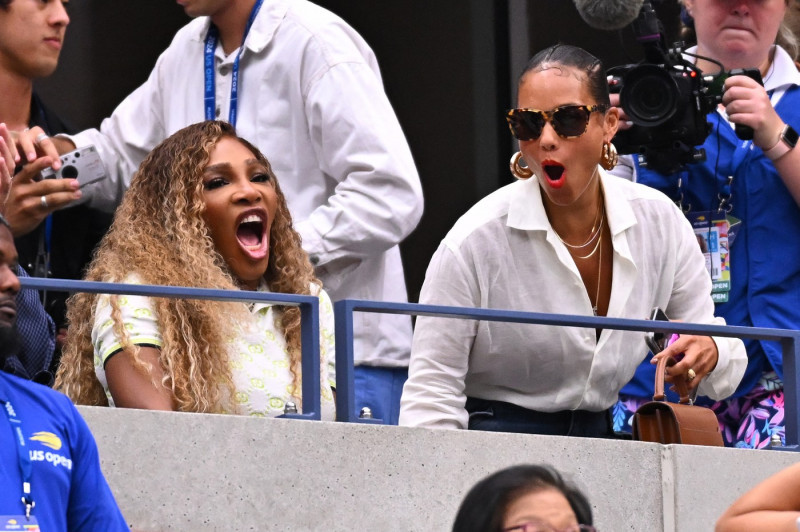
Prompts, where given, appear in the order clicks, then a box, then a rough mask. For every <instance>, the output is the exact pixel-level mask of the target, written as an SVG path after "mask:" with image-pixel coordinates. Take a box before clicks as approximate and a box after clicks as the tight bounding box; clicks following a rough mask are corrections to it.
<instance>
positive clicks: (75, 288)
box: [20, 277, 320, 420]
mask: <svg viewBox="0 0 800 532" xmlns="http://www.w3.org/2000/svg"><path fill="white" fill-rule="evenodd" d="M20 284H21V285H22V288H25V289H36V290H58V291H61V292H87V293H91V294H125V295H139V296H153V297H171V298H188V299H209V300H213V301H243V302H256V301H257V302H263V303H277V304H281V305H287V306H292V307H300V319H301V322H300V334H301V341H302V343H303V345H302V352H301V355H302V362H301V369H302V372H303V373H302V374H303V383H302V393H303V413H301V414H300V413H299V414H284V416H282V417H287V418H293V419H314V420H317V419H320V382H319V380H320V362H319V300H318V298H316V297H315V296H302V295H295V294H278V293H271V292H253V291H247V290H219V289H212V288H187V287H178V286H156V285H146V284H119V283H98V282H92V281H72V280H68V279H42V278H36V277H21V278H20Z"/></svg>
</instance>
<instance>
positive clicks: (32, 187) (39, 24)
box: [0, 0, 111, 384]
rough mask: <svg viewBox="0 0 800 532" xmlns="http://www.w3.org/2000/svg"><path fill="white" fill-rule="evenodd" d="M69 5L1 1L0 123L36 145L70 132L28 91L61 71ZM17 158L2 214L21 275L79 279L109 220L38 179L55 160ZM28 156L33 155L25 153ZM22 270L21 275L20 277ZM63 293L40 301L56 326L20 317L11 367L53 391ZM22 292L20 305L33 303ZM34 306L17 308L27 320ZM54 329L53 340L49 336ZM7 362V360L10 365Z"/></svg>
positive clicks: (67, 188)
mask: <svg viewBox="0 0 800 532" xmlns="http://www.w3.org/2000/svg"><path fill="white" fill-rule="evenodd" d="M67 4H68V3H67V2H65V1H62V0H41V1H35V2H34V1H31V0H0V94H2V98H0V122H2V123H4V124H5V125H6V127H7V128H8V129H9V130H12V131H21V130H24V129H26V128H34V129H35V130H36V131H37V134H36V135H37V136H36V138H34V141H37V139H38V142H41V141H42V140H43V139H45V138H46V137H47V136H48V135H55V134H56V133H64V132H67V131H69V128H68V126H67V125H66V124H65V123H64V122H63V121H62V120H61V119H60V118H59V117H58V116H57V115H56V114H55V113H53V112H52V111H51V110H50V109H49V108H48V107H47V106H46V105H45V104H44V103H43V102H42V100H41V99H40V98H39V96H38V95H37V94H36V92H35V91H34V89H33V83H34V81H35V80H37V79H41V78H44V77H47V76H49V75H51V74H52V73H53V72H54V71H55V69H56V67H57V66H58V59H59V55H60V53H61V47H62V45H63V43H64V38H65V34H66V30H67V26H68V25H69V15H68V14H67ZM12 149H13V150H14V156H15V157H14V162H15V163H16V166H17V168H16V173H15V175H14V180H13V186H12V187H11V190H10V193H9V194H8V196H7V199H6V202H5V206H4V212H5V216H6V218H7V219H8V221H9V223H10V224H11V230H12V232H13V233H14V239H15V243H16V248H17V251H18V253H19V256H20V266H21V268H22V269H21V270H20V271H18V274H19V275H31V276H35V277H56V278H66V279H80V278H81V276H82V274H83V269H84V267H85V266H86V264H87V263H88V262H89V260H90V259H91V254H92V251H93V249H94V247H95V246H96V245H97V242H99V240H100V238H101V237H102V236H103V234H104V233H105V231H106V229H108V226H109V224H110V223H111V214H109V213H107V212H101V211H99V210H97V209H93V208H91V207H88V206H85V205H71V204H72V203H73V202H75V201H76V200H79V199H80V197H81V190H80V189H79V188H78V181H77V180H76V179H67V178H65V179H43V180H39V173H40V172H41V171H42V170H43V169H45V168H47V167H50V166H51V165H52V164H54V163H55V164H56V166H58V164H60V163H58V162H57V161H58V157H57V156H51V157H42V158H38V159H36V154H35V153H34V154H33V156H31V157H30V160H29V161H27V164H25V163H26V160H25V157H24V155H25V154H20V153H17V151H16V148H15V147H13V145H12ZM28 155H30V153H28ZM22 270H24V273H23V272H22ZM67 295H68V294H67V293H66V292H56V291H47V292H43V293H42V303H43V304H44V307H45V309H46V310H47V312H48V314H49V315H50V316H51V317H52V320H53V321H54V322H55V325H54V324H53V323H43V322H42V321H43V320H42V319H41V318H36V317H35V316H33V317H30V318H29V317H27V316H23V317H22V318H21V319H20V320H19V323H20V325H19V326H20V332H21V334H22V341H23V345H22V353H21V355H20V357H19V358H18V360H19V361H20V363H19V364H16V363H14V364H13V367H14V371H15V373H16V374H18V375H20V376H23V377H26V378H36V379H37V381H39V382H43V383H45V384H52V375H53V374H54V372H55V368H56V367H57V363H58V357H59V352H60V344H61V341H62V340H63V335H64V333H65V331H66V325H65V323H64V311H65V307H64V302H65V301H66V298H67ZM35 297H36V292H34V291H31V290H24V291H22V292H21V293H20V295H19V298H29V299H33V298H35ZM32 305H33V303H32V301H31V302H28V303H24V304H21V305H20V308H21V309H23V310H24V311H25V312H26V313H27V310H26V309H30V308H31V307H32ZM54 326H55V331H56V332H57V335H58V336H57V338H56V339H57V340H58V342H57V343H56V342H55V341H54V339H53V336H54V334H53V333H52V332H49V331H50V330H51V329H53V327H54ZM10 360H12V359H9V361H10Z"/></svg>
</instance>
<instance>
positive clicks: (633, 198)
mask: <svg viewBox="0 0 800 532" xmlns="http://www.w3.org/2000/svg"><path fill="white" fill-rule="evenodd" d="M518 105H519V107H520V108H519V109H512V110H511V111H509V112H508V115H507V118H508V121H509V124H510V126H511V130H512V132H513V134H514V136H515V137H516V138H517V139H519V146H520V152H521V154H520V153H518V154H517V155H515V157H514V159H512V161H513V164H512V167H513V172H514V173H515V175H516V176H517V177H519V178H520V181H518V182H516V183H513V184H510V185H508V186H506V187H503V188H501V189H500V190H498V191H496V192H494V193H492V194H490V195H489V196H488V197H486V198H484V199H483V200H482V201H480V202H479V203H478V204H477V205H475V206H474V207H473V208H472V209H471V210H469V211H468V212H467V213H466V214H465V215H464V216H463V217H462V218H461V219H460V220H459V221H458V222H457V223H456V225H455V226H454V227H453V229H452V230H451V231H450V232H449V233H448V235H447V236H446V237H445V238H444V240H443V242H442V243H441V245H440V246H439V249H438V250H437V251H436V253H435V254H434V256H433V259H432V260H431V263H430V266H429V267H428V271H427V274H426V278H425V282H424V285H423V287H422V293H421V295H420V303H424V304H434V305H453V306H460V307H482V308H494V309H513V310H520V311H529V312H546V313H556V314H570V315H584V316H592V315H596V316H609V317H615V318H638V319H646V318H647V317H648V316H649V314H650V312H651V309H652V308H653V307H661V308H662V309H665V310H666V312H667V315H669V316H670V317H671V318H673V319H678V320H682V321H687V322H696V323H714V324H723V323H724V320H722V319H720V318H715V317H714V304H713V302H712V300H711V280H710V279H709V278H708V275H707V274H706V270H705V261H704V259H703V255H702V253H701V252H700V250H699V248H698V247H697V241H696V240H695V237H694V233H693V232H692V228H691V226H690V225H689V222H688V221H686V219H685V218H684V217H683V216H682V215H681V213H680V211H679V210H678V209H677V208H676V207H675V205H674V204H673V203H672V202H671V201H669V199H668V198H667V197H666V196H664V195H663V194H661V193H660V192H657V191H654V190H652V189H650V188H648V187H645V186H642V185H638V184H636V183H630V182H627V181H624V180H621V179H618V178H615V177H613V176H609V175H608V174H607V173H606V170H607V169H608V168H611V167H612V166H613V164H614V162H615V159H616V153H615V150H614V148H613V146H612V145H611V144H610V141H611V138H612V137H613V136H614V133H615V132H616V130H617V122H618V114H617V113H618V112H617V110H616V109H613V108H610V106H609V95H608V85H607V82H606V75H605V71H604V70H603V66H602V64H601V63H600V61H599V60H598V59H597V58H595V57H594V56H592V55H591V54H589V53H587V52H585V51H584V50H581V49H580V48H576V47H573V46H566V45H556V46H553V47H550V48H547V49H546V50H543V51H542V52H539V53H538V54H536V55H535V56H534V57H533V58H532V59H531V60H530V62H529V63H528V65H527V67H526V69H525V71H524V72H523V74H522V76H521V78H520V83H519V100H518ZM520 156H521V157H520ZM521 158H524V160H525V161H526V163H527V166H522V165H521V163H520V159H521ZM601 166H602V168H601ZM646 353H647V347H646V346H645V342H644V334H642V333H641V332H634V331H621V330H601V329H598V330H591V329H585V328H563V327H552V326H539V325H529V324H512V323H504V322H478V321H474V320H462V319H451V318H433V317H420V318H419V319H418V320H417V324H416V330H415V333H414V340H413V348H412V356H411V365H410V374H409V379H408V381H407V383H406V385H405V388H404V389H403V399H402V408H401V415H400V423H401V425H416V426H428V427H443V428H470V429H479V430H494V431H508V432H527V433H538V434H556V435H574V436H587V437H608V436H611V435H613V432H612V429H611V423H610V415H609V407H611V406H612V405H613V404H614V403H615V402H616V400H617V394H618V392H619V390H620V388H621V387H622V386H623V385H624V384H625V383H626V382H628V380H630V378H631V376H632V375H633V372H634V370H635V369H636V367H637V365H638V364H639V362H640V361H641V360H642V359H643V358H644V357H645V355H646ZM679 354H684V356H683V358H682V360H681V361H680V362H678V363H677V364H676V365H675V366H673V367H672V368H670V369H669V370H668V377H667V380H668V381H670V382H672V381H674V380H675V379H686V380H688V381H690V382H689V388H690V389H692V390H694V389H699V392H700V393H701V394H704V395H709V396H712V397H715V398H724V397H727V396H728V395H730V394H731V393H732V392H733V391H734V390H735V389H736V385H737V384H738V383H739V380H740V379H741V377H742V373H743V371H744V368H745V364H746V355H745V352H744V347H743V344H742V342H741V341H740V340H738V339H731V338H714V339H712V338H709V337H705V336H691V335H681V337H680V339H679V340H678V341H676V342H675V343H673V344H672V345H671V346H669V347H668V348H667V349H665V350H664V351H663V352H661V353H660V354H658V355H656V358H654V360H657V359H658V358H660V357H663V356H670V355H671V356H677V355H679Z"/></svg>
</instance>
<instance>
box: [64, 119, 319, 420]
mask: <svg viewBox="0 0 800 532" xmlns="http://www.w3.org/2000/svg"><path fill="white" fill-rule="evenodd" d="M226 137H229V138H233V139H236V140H238V141H239V142H241V143H242V144H243V145H244V146H246V147H247V148H248V149H249V150H250V151H252V152H253V154H254V155H255V156H256V158H257V159H258V161H259V162H261V163H262V164H263V165H264V166H265V167H266V168H267V170H268V174H269V177H270V180H271V181H272V183H273V185H274V187H275V192H276V196H277V204H278V208H277V211H276V212H275V213H274V214H273V216H274V218H273V223H272V228H271V230H270V234H269V243H270V254H269V263H268V266H267V271H266V273H265V274H264V279H265V281H266V282H267V284H268V286H269V289H270V290H271V291H273V292H282V293H289V294H310V293H311V288H312V283H313V284H316V285H317V286H319V287H320V288H321V286H322V284H321V283H320V281H319V280H318V279H317V278H316V277H315V276H314V270H313V268H312V266H311V263H310V262H309V260H308V256H307V254H306V253H305V252H304V251H303V249H302V248H301V245H300V244H301V242H300V235H298V233H297V232H296V231H295V230H294V229H293V228H292V218H291V215H290V214H289V209H288V207H287V205H286V199H285V197H284V195H283V193H282V192H281V189H280V186H279V185H278V182H277V179H276V178H275V175H274V174H273V172H272V169H271V167H270V164H269V162H268V161H267V159H266V158H265V157H264V156H263V155H262V154H261V152H260V151H259V150H258V149H257V148H255V147H254V146H253V145H252V144H250V143H249V142H247V141H246V140H244V139H242V138H239V137H238V136H237V135H236V132H235V130H234V129H233V127H232V126H231V125H229V124H227V123H225V122H219V121H207V122H202V123H199V124H195V125H192V126H189V127H186V128H184V129H181V130H180V131H178V132H177V133H175V134H173V135H172V136H170V137H169V138H168V139H166V140H165V141H164V142H162V143H161V144H159V145H158V146H156V147H155V148H154V149H153V151H152V152H150V154H149V155H148V156H147V157H146V158H145V160H144V161H143V162H142V164H141V166H140V167H139V170H138V171H137V172H136V173H135V174H134V176H133V179H132V181H131V186H130V189H129V190H128V191H127V193H126V194H125V197H124V199H123V200H122V203H121V205H120V206H119V208H118V210H117V212H116V215H115V218H114V223H113V224H112V226H111V228H110V230H109V232H108V234H106V236H105V238H103V240H102V242H101V244H100V246H99V247H98V250H97V252H96V254H95V257H94V259H93V260H92V262H91V264H90V265H89V268H88V271H87V273H86V279H87V280H91V281H106V282H117V283H119V282H124V281H125V280H126V279H127V278H128V277H129V276H130V275H131V274H132V273H135V275H136V276H137V277H138V280H139V281H140V282H142V283H143V284H154V285H169V286H188V287H205V288H228V289H237V288H238V286H237V283H236V280H235V279H234V278H233V276H232V275H231V272H230V270H229V268H228V266H227V264H226V263H225V261H224V259H223V258H222V256H221V255H220V254H219V253H218V252H217V249H216V247H215V246H214V242H213V240H212V238H211V234H210V232H209V229H208V227H207V225H206V223H205V221H204V219H203V212H204V210H205V201H204V199H203V179H202V175H203V170H204V169H205V167H206V166H207V165H208V161H209V157H210V152H211V150H213V148H214V147H215V146H216V144H217V143H218V142H219V141H220V139H222V138H226ZM99 297H101V296H100V295H98V294H86V293H79V294H76V295H74V296H72V297H71V298H70V299H69V300H68V302H67V321H68V324H69V327H68V330H67V337H66V342H65V345H64V349H63V356H62V359H61V365H60V368H59V370H58V374H57V377H56V385H55V386H56V388H57V389H59V390H61V391H62V392H64V393H65V394H66V395H68V396H69V397H70V399H72V400H73V401H74V402H75V403H77V404H86V405H107V404H108V401H107V398H106V395H105V392H104V390H103V387H102V386H101V384H100V382H99V381H98V380H97V377H96V376H95V369H94V348H93V346H92V341H91V331H92V326H93V324H94V321H95V308H96V306H97V300H98V298H99ZM110 302H111V308H112V313H111V316H112V319H113V322H114V324H113V330H114V332H115V333H116V335H117V336H118V337H119V339H120V343H121V345H122V349H123V350H124V351H126V352H128V353H130V354H131V355H132V359H133V363H134V366H135V367H136V368H137V369H139V370H140V371H142V372H143V374H145V375H146V374H147V373H148V367H147V364H146V363H145V362H144V361H143V360H142V359H141V358H140V356H139V347H138V346H136V345H133V344H132V343H131V342H130V338H129V335H128V333H127V331H126V330H125V327H124V326H123V323H122V319H121V312H120V305H119V298H118V297H117V296H111V297H110ZM152 304H153V306H154V308H155V311H156V313H157V315H158V319H159V329H160V333H161V336H162V346H161V349H160V357H159V360H160V363H161V365H162V367H163V370H164V378H163V382H162V384H163V385H164V386H165V387H167V388H168V389H170V390H171V391H172V394H173V396H174V401H175V407H176V409H177V410H181V411H189V412H222V411H229V412H235V411H236V405H235V403H234V395H235V394H234V386H233V381H232V376H231V370H230V366H229V359H228V350H227V347H226V343H227V340H228V339H229V334H230V333H229V331H232V330H235V325H236V321H237V319H238V318H241V317H242V316H243V313H245V312H246V310H245V309H244V305H242V304H241V303H230V302H228V303H224V302H216V301H207V300H200V299H175V298H152ZM275 321H276V327H278V328H279V329H280V330H281V331H282V332H283V333H284V336H285V338H286V343H287V347H288V352H289V359H290V366H289V367H290V370H291V373H292V379H293V382H292V385H293V388H292V395H293V396H294V397H295V398H296V399H298V400H299V399H300V389H301V383H300V381H301V376H300V311H299V309H298V308H297V307H288V306H287V307H279V308H278V312H277V313H276V319H275ZM154 384H155V383H154ZM226 388H227V391H228V393H227V394H225V393H223V391H224V390H225V389H226Z"/></svg>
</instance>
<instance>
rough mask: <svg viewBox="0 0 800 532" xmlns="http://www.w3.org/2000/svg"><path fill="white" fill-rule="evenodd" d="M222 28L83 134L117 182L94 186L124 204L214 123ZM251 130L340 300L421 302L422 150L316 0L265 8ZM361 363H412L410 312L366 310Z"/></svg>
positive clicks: (182, 39) (244, 130)
mask: <svg viewBox="0 0 800 532" xmlns="http://www.w3.org/2000/svg"><path fill="white" fill-rule="evenodd" d="M209 24H210V21H209V19H208V18H207V17H201V18H198V19H196V20H193V21H192V22H190V23H189V24H188V25H186V26H185V27H184V28H182V29H181V30H180V31H179V32H178V33H177V34H176V36H175V38H174V40H173V41H172V44H171V45H170V46H169V48H167V50H166V51H165V52H164V53H163V54H162V55H161V56H160V57H159V59H158V62H157V63H156V66H155V68H154V69H153V71H152V73H151V74H150V77H149V79H148V80H147V81H146V82H145V83H144V84H143V85H142V86H141V87H139V88H138V89H137V90H136V91H134V92H133V93H132V94H131V95H130V96H128V97H127V98H126V99H125V100H124V101H123V102H122V103H121V104H120V105H119V107H117V109H116V110H115V111H114V113H113V114H112V116H111V117H110V118H107V119H106V120H104V121H103V123H102V125H101V127H100V130H99V131H98V130H94V129H93V130H88V131H85V132H82V133H80V134H78V135H75V136H73V137H71V138H72V140H73V142H74V143H75V144H76V146H85V145H89V144H93V145H95V146H96V147H97V149H98V152H99V153H100V156H101V157H102V159H103V161H104V163H105V165H106V167H107V169H108V171H109V173H110V177H109V179H106V180H104V181H101V182H99V183H97V184H96V185H94V186H89V187H86V188H85V189H84V195H85V198H86V201H88V202H89V203H90V204H91V205H93V206H97V207H100V208H106V209H113V208H114V207H115V206H116V204H117V202H118V201H119V199H120V198H121V196H122V194H123V193H124V191H125V190H126V189H127V187H128V185H129V183H130V179H131V177H132V175H133V173H134V171H135V170H136V169H137V167H138V165H139V163H140V162H141V161H142V159H143V158H144V157H145V155H146V154H147V153H148V152H149V151H150V150H151V149H152V148H153V147H155V146H156V144H158V143H159V142H161V141H162V140H163V139H165V138H166V137H167V136H169V135H171V134H172V133H174V132H176V131H177V130H179V129H181V128H182V127H185V126H187V125H189V124H192V123H195V122H200V121H202V120H204V118H205V116H204V113H205V111H204V103H203V97H204V69H203V46H204V41H205V37H206V33H207V31H208V28H209ZM237 53H238V50H237V51H235V52H233V53H232V54H230V55H228V56H227V57H226V56H225V54H224V53H223V51H222V47H221V45H218V46H217V48H216V51H215V65H216V70H215V80H216V104H217V111H218V113H217V117H218V118H220V119H225V120H227V118H228V111H229V100H230V88H231V85H230V84H231V69H232V66H233V61H234V59H235V57H236V54H237ZM239 76H240V77H239V83H240V87H239V103H238V118H237V124H236V127H237V132H238V134H239V135H241V136H242V137H244V138H246V139H248V140H249V141H251V142H252V143H253V144H255V145H256V146H257V147H258V148H259V149H260V150H261V151H262V152H263V153H264V155H265V156H266V157H267V158H268V159H269V161H270V163H271V164H272V168H273V170H274V171H275V174H276V175H277V177H278V181H279V183H280V186H281V189H282V190H283V192H284V193H285V195H286V198H287V200H288V203H289V207H290V210H291V213H292V216H293V218H294V222H295V228H296V229H297V230H298V232H299V233H300V235H301V236H302V238H303V248H304V249H305V250H306V251H307V252H308V253H309V255H310V257H311V260H312V263H313V264H314V265H315V267H316V268H317V275H318V276H319V277H320V279H321V280H322V281H323V283H324V285H325V289H326V290H327V292H328V293H329V294H330V296H331V298H332V299H333V300H334V301H335V300H338V299H343V298H360V299H372V300H384V301H407V293H406V286H405V280H404V275H403V267H402V264H401V261H400V252H399V248H398V246H397V245H398V243H399V242H400V241H402V240H403V239H404V238H405V237H406V236H408V235H409V233H411V231H412V230H413V229H414V228H415V227H416V225H417V223H418V222H419V219H420V217H421V215H422V189H421V185H420V181H419V175H418V173H417V170H416V167H415V165H414V161H413V159H412V156H411V152H410V149H409V147H408V143H407V142H406V139H405V137H404V135H403V132H402V130H401V128H400V124H399V122H398V120H397V117H396V116H395V113H394V111H393V109H392V107H391V105H390V103H389V101H388V99H387V97H386V94H385V92H384V90H383V84H382V81H381V76H380V72H379V69H378V64H377V61H376V59H375V56H374V54H373V52H372V50H371V49H370V48H369V46H368V45H367V44H366V42H364V40H363V39H362V38H361V37H360V36H359V35H358V34H357V33H356V32H355V30H353V29H352V28H351V27H350V26H348V25H347V24H346V23H345V22H344V21H342V20H341V19H340V18H338V17H337V16H335V15H334V14H332V13H330V12H328V11H326V10H324V9H322V8H320V7H318V6H316V5H314V4H312V3H309V2H306V1H303V0H293V1H287V0H265V2H264V5H263V6H262V7H261V10H260V11H259V14H258V16H257V18H256V20H255V22H254V24H253V26H252V28H251V30H250V32H249V34H248V35H247V39H246V41H245V43H244V50H243V51H242V55H241V58H240V63H239ZM354 328H355V336H356V338H355V356H356V361H357V363H359V364H367V365H381V366H405V365H406V364H407V363H408V355H409V351H410V342H411V321H410V318H409V317H408V316H393V315H382V314H367V313H357V314H356V316H355V324H354Z"/></svg>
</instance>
